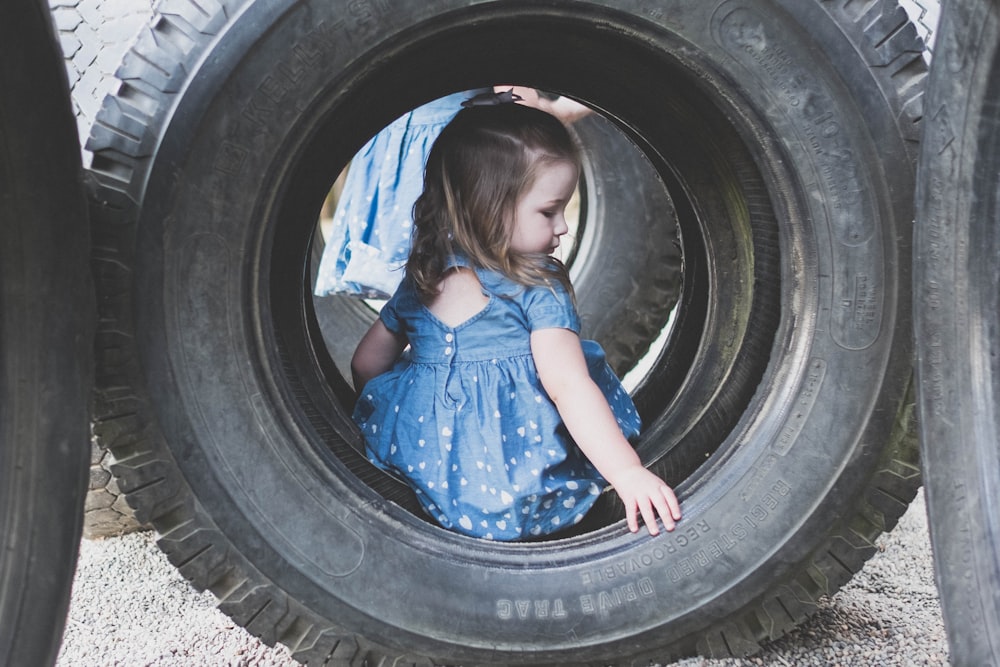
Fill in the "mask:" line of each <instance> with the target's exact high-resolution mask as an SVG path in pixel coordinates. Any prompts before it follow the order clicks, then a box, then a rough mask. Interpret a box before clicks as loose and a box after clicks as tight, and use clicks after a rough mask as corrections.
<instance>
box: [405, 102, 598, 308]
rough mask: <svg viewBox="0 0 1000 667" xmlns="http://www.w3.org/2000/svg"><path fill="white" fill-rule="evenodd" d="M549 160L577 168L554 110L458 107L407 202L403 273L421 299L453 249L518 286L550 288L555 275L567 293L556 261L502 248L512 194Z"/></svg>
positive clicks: (431, 292)
mask: <svg viewBox="0 0 1000 667" xmlns="http://www.w3.org/2000/svg"><path fill="white" fill-rule="evenodd" d="M552 162H568V163H570V164H572V165H573V166H574V167H575V168H576V169H577V171H578V172H579V170H580V152H579V149H578V148H577V145H576V143H575V142H574V141H573V138H572V137H571V136H570V133H569V132H568V131H567V130H566V127H565V126H564V125H563V124H562V123H561V122H560V121H559V120H558V119H557V118H556V117H555V116H552V115H550V114H548V113H546V112H544V111H540V110H538V109H534V108H532V107H527V106H523V105H520V104H499V105H496V106H474V107H470V108H467V109H463V110H462V111H460V112H458V114H457V115H456V116H455V118H454V119H453V120H452V121H451V122H450V123H449V124H448V125H447V126H446V127H445V128H444V130H442V131H441V134H440V136H439V137H438V139H437V141H435V142H434V146H433V147H432V148H431V152H430V155H429V156H428V158H427V166H426V168H425V172H424V191H423V194H421V195H420V197H419V198H418V199H417V202H416V204H415V205H414V212H413V218H414V225H415V227H416V231H415V234H414V239H413V247H412V249H411V251H410V257H409V259H408V261H407V263H406V271H407V274H408V275H409V276H410V277H411V279H412V280H413V281H414V284H415V285H416V288H417V293H418V294H419V295H420V296H421V298H423V299H425V300H428V301H429V300H430V299H432V298H433V297H434V296H435V295H436V294H437V292H438V284H439V283H440V281H441V278H442V277H443V275H444V271H445V268H446V266H447V261H448V259H449V257H451V256H452V255H454V254H455V253H456V252H461V253H463V254H464V255H465V256H466V257H467V258H468V259H469V261H470V262H472V264H474V265H475V266H477V267H480V268H486V269H493V270H496V271H500V272H501V273H503V274H504V275H506V276H508V277H509V278H510V279H511V280H513V281H514V282H517V283H519V284H522V285H549V286H551V285H552V281H553V280H555V281H557V282H559V283H561V284H562V285H563V286H564V287H565V288H566V290H567V291H568V292H569V293H570V294H572V293H573V288H572V286H571V285H570V282H569V275H568V273H567V271H566V267H565V266H563V264H562V262H560V261H559V260H558V259H555V258H554V257H550V256H548V255H543V254H520V253H516V252H512V251H511V249H510V244H511V238H512V236H513V231H514V214H515V210H516V206H517V203H518V200H519V199H520V198H521V196H522V195H523V194H524V193H525V192H527V190H528V189H529V188H530V187H531V186H532V184H533V183H534V181H535V178H536V176H537V173H538V168H539V166H540V165H543V164H546V163H552Z"/></svg>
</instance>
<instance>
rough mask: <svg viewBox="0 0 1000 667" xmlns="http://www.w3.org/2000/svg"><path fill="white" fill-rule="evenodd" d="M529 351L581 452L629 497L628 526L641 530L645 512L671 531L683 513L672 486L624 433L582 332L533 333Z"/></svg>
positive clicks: (652, 524) (649, 524)
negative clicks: (594, 373) (590, 364)
mask: <svg viewBox="0 0 1000 667" xmlns="http://www.w3.org/2000/svg"><path fill="white" fill-rule="evenodd" d="M531 355H532V357H534V360H535V367H536V368H537V369H538V377H539V379H540V380H541V382H542V386H543V387H544V388H545V391H546V393H548V395H549V398H551V399H552V402H553V403H555V404H556V408H557V409H558V410H559V415H560V416H561V417H562V419H563V422H564V423H565V424H566V428H567V429H569V433H570V435H571V436H573V440H575V441H576V443H577V445H579V447H580V449H581V450H582V451H583V453H584V454H585V455H586V456H587V458H588V459H590V462H591V463H592V464H594V467H595V468H597V471H598V472H600V473H601V475H603V476H604V479H606V480H608V482H610V483H611V485H612V486H613V487H614V488H615V491H616V492H617V493H618V495H619V496H620V497H621V499H622V501H623V502H624V503H625V511H626V518H627V520H628V526H629V529H630V530H631V531H632V532H633V533H634V532H637V531H638V530H639V522H638V517H639V516H640V515H641V516H642V519H643V522H645V524H646V528H647V529H648V530H649V534H650V535H656V534H657V533H659V529H658V528H657V525H656V516H657V515H659V517H660V519H661V520H662V521H663V525H664V527H665V528H666V529H667V530H668V531H669V530H673V529H674V524H675V523H676V522H677V521H678V520H679V519H680V518H681V510H680V505H679V504H678V502H677V497H676V496H675V495H674V492H673V490H672V489H671V488H670V487H669V486H668V485H667V484H666V483H665V482H664V481H663V480H662V479H660V478H659V477H657V476H656V475H654V474H653V473H651V472H650V471H649V470H647V469H646V468H645V467H644V466H643V465H642V462H641V461H640V460H639V456H638V455H637V454H636V453H635V450H634V449H632V445H630V444H629V442H628V440H626V439H625V436H624V435H622V432H621V429H620V428H619V427H618V422H617V421H616V420H615V417H614V414H612V412H611V407H610V406H609V405H608V402H607V400H606V399H605V398H604V394H603V393H601V390H600V388H599V387H598V386H597V385H596V384H595V383H594V381H593V380H592V379H591V377H590V373H589V372H588V371H587V362H586V360H585V359H584V356H583V349H582V348H581V347H580V338H579V337H578V336H577V335H576V334H575V333H574V332H572V331H570V330H569V329H555V328H553V329H539V330H536V331H533V332H532V333H531Z"/></svg>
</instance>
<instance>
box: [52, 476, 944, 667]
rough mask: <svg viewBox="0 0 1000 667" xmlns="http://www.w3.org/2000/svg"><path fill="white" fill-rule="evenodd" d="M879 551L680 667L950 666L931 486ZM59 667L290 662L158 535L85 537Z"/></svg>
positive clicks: (262, 666) (247, 666) (268, 666)
mask: <svg viewBox="0 0 1000 667" xmlns="http://www.w3.org/2000/svg"><path fill="white" fill-rule="evenodd" d="M878 544H879V548H880V553H878V554H876V555H875V557H874V558H872V559H871V560H870V561H869V562H868V564H867V565H866V566H865V568H864V569H863V570H862V571H861V573H859V574H858V575H857V576H855V577H854V579H852V580H851V582H850V583H849V584H848V585H847V586H845V587H844V588H843V589H842V590H841V591H840V592H839V593H837V594H836V595H835V596H833V598H832V599H830V600H828V601H825V602H824V604H823V605H822V607H821V609H820V611H819V612H818V613H817V614H816V615H814V616H813V617H812V618H811V619H810V620H809V621H808V622H807V623H806V624H804V625H802V626H801V627H799V628H798V629H797V630H795V631H794V632H792V633H791V634H789V635H788V636H786V637H784V638H782V639H781V640H779V641H777V642H774V643H773V644H771V645H770V646H768V647H767V648H766V649H765V650H764V651H762V652H761V653H759V654H757V655H755V656H752V657H750V658H744V659H733V660H707V659H703V658H691V659H688V660H683V661H681V662H678V663H675V664H676V665H678V666H680V667H737V666H744V665H796V666H798V665H824V666H829V665H842V666H851V665H865V666H867V665H880V666H881V665H885V666H887V667H889V666H897V665H898V666H907V667H909V666H917V665H945V664H947V661H948V651H947V642H946V639H945V634H944V626H943V623H942V620H941V609H940V606H939V604H938V597H937V590H936V589H935V587H934V573H933V569H932V565H931V553H930V544H929V541H928V535H927V515H926V510H925V507H924V500H923V494H922V493H921V494H919V495H918V496H917V499H916V500H915V501H914V502H913V504H912V505H911V506H910V508H909V510H908V511H907V512H906V514H905V515H904V516H903V518H902V520H900V522H899V526H898V527H897V528H896V529H895V530H894V531H893V532H892V533H890V534H888V535H883V536H882V537H881V538H880V540H879V543H878ZM56 664H57V666H59V667H100V666H106V665H122V666H128V667H136V666H139V665H177V666H185V667H187V666H190V665H199V666H204V667H214V666H222V665H225V666H231V667H237V666H238V667H251V666H253V667H273V666H291V665H295V664H297V663H295V661H293V660H292V659H291V657H290V656H289V653H288V651H287V650H286V649H285V648H284V647H282V646H278V647H275V648H269V647H267V646H265V645H263V644H261V643H260V641H258V640H257V639H255V638H254V637H252V636H250V635H249V634H248V633H247V632H246V631H245V630H243V629H242V628H240V627H239V626H237V625H235V624H234V623H233V622H232V621H230V620H229V618H228V617H226V616H224V615H223V614H222V613H221V612H219V611H218V610H217V609H215V600H214V598H213V597H212V596H211V595H210V594H208V593H198V592H197V591H195V590H194V589H193V588H192V587H191V586H190V585H189V584H188V583H187V582H186V581H185V580H184V579H183V578H181V576H180V575H179V574H178V573H177V572H176V570H174V569H173V567H172V566H171V565H170V564H169V563H168V562H167V559H166V557H165V556H164V555H163V554H162V553H160V551H159V550H158V548H157V547H156V545H155V543H154V542H153V534H152V533H149V532H146V533H135V534H132V535H126V536H124V537H115V538H109V539H105V540H96V541H89V540H85V541H84V542H83V545H82V547H81V550H80V563H79V566H78V570H77V575H76V580H75V583H74V586H73V599H72V603H71V605H70V610H69V620H68V622H67V625H66V634H65V637H64V640H63V646H62V651H61V653H60V656H59V659H58V661H57V663H56Z"/></svg>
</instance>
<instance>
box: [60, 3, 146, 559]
mask: <svg viewBox="0 0 1000 667" xmlns="http://www.w3.org/2000/svg"><path fill="white" fill-rule="evenodd" d="M150 4H151V2H150V0H125V1H124V2H123V1H122V0H49V6H50V8H51V9H52V20H53V22H54V23H55V27H56V35H57V37H58V39H59V44H60V46H61V47H62V53H63V60H64V64H65V66H66V73H67V76H68V78H69V91H70V100H71V101H72V103H73V113H74V114H75V115H76V124H77V130H78V132H79V133H80V135H81V136H83V137H86V136H87V133H88V132H89V131H90V126H91V125H92V124H93V122H94V120H95V119H96V116H97V112H98V110H99V109H100V106H101V102H103V100H104V98H105V96H106V95H108V94H109V93H111V92H112V91H113V90H114V87H115V85H116V84H117V79H116V78H115V76H114V72H115V70H116V69H117V68H118V64H119V63H120V62H121V59H122V56H123V55H124V54H125V52H126V51H127V50H128V47H129V46H130V45H131V44H132V42H134V41H135V36H136V34H137V33H138V32H139V30H140V28H141V27H142V26H143V25H144V24H145V23H146V22H148V21H149V18H150V17H151V16H152V14H153V10H152V9H151V8H150ZM81 158H82V160H83V164H84V166H90V158H91V154H90V152H89V151H85V150H82V149H81ZM90 454H91V458H90V481H89V485H88V490H87V499H86V502H85V504H84V514H83V536H84V538H86V539H98V538H103V537H113V536H117V535H123V534H125V533H131V532H133V531H136V530H141V529H144V528H148V526H141V525H140V524H139V522H137V521H136V519H135V512H134V510H132V508H131V507H129V505H128V503H127V502H126V500H125V495H124V494H123V493H121V491H120V490H119V489H118V484H117V483H116V482H115V480H114V477H113V476H112V475H111V464H112V463H113V461H114V457H113V456H112V455H111V453H110V452H108V451H107V450H105V449H103V448H102V447H101V446H100V444H99V442H98V441H97V440H94V441H93V442H92V443H91V451H90Z"/></svg>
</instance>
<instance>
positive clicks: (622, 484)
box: [609, 465, 681, 535]
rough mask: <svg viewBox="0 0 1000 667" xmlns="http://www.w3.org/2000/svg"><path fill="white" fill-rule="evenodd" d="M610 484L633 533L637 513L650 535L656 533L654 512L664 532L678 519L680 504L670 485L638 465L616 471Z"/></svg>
mask: <svg viewBox="0 0 1000 667" xmlns="http://www.w3.org/2000/svg"><path fill="white" fill-rule="evenodd" d="M609 481H611V480H609ZM612 485H613V486H614V487H615V491H617V492H618V496H619V497H620V498H621V499H622V502H623V503H625V517H626V520H627V521H628V527H629V530H631V531H632V532H633V533H637V532H639V516H640V515H641V516H642V520H643V523H645V524H646V529H647V530H648V531H649V534H650V535H658V534H659V533H660V528H659V526H658V525H657V524H656V517H657V515H659V517H660V519H661V520H662V521H663V527H664V528H666V530H667V531H668V532H669V531H672V530H673V529H674V526H675V525H676V523H677V522H678V521H680V518H681V506H680V503H678V502H677V496H675V495H674V491H673V489H671V488H670V487H669V486H667V484H666V483H665V482H664V481H663V480H662V479H660V478H659V477H657V476H656V475H654V474H653V473H651V472H650V471H648V470H646V469H645V468H644V467H642V466H641V465H639V466H631V467H629V468H626V469H624V470H622V471H619V472H618V473H617V474H616V475H615V479H614V481H613V482H612Z"/></svg>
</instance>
